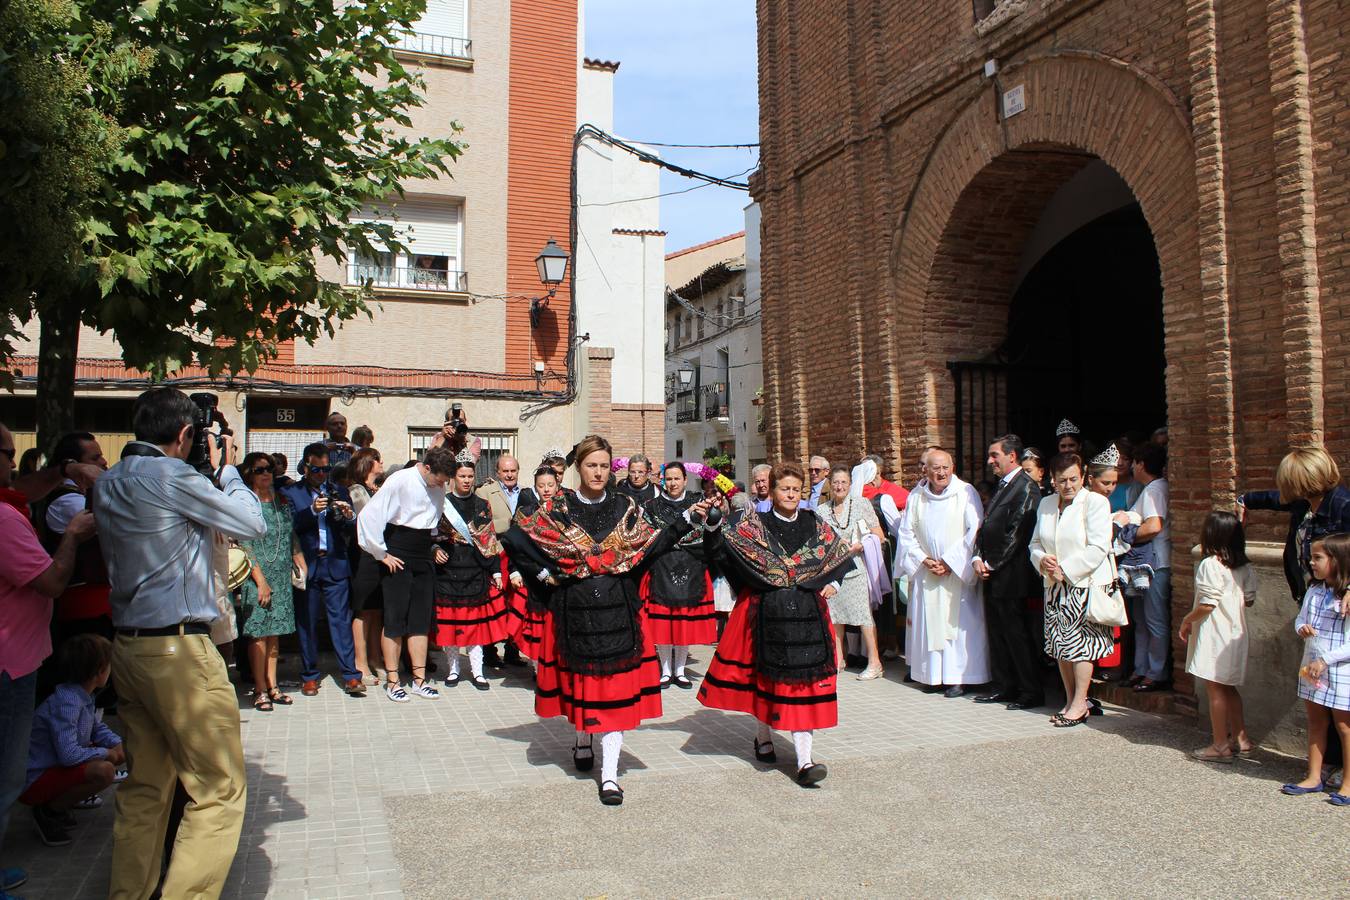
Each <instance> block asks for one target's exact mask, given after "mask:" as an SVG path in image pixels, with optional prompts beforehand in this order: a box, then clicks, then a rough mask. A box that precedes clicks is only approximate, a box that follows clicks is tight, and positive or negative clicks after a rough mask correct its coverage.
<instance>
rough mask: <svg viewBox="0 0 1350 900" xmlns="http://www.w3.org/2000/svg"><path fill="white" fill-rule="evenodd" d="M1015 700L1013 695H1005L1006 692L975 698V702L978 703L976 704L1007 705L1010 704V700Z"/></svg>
mask: <svg viewBox="0 0 1350 900" xmlns="http://www.w3.org/2000/svg"><path fill="white" fill-rule="evenodd" d="M1013 699H1014V697H1013V695H1012V694H1008V693H1005V692H1003V691H994V692H993V693H992V694H980V696H978V697H976V698H975V702H976V703H1006V702H1008V701H1009V700H1013Z"/></svg>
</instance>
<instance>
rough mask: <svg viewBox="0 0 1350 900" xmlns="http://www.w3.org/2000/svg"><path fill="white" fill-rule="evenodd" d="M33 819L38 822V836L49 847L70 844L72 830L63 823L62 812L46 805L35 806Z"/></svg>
mask: <svg viewBox="0 0 1350 900" xmlns="http://www.w3.org/2000/svg"><path fill="white" fill-rule="evenodd" d="M33 821H34V822H35V823H36V824H37V830H38V837H40V838H42V843H44V844H46V845H47V846H48V847H67V846H69V845H70V832H68V831H66V827H65V826H64V825H62V824H61V814H60V813H59V812H57V811H56V810H54V809H51V808H50V807H46V806H35V807H33Z"/></svg>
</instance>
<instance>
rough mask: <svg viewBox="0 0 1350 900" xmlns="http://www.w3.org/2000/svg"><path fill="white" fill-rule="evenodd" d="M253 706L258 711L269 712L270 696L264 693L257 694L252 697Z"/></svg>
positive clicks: (270, 706)
mask: <svg viewBox="0 0 1350 900" xmlns="http://www.w3.org/2000/svg"><path fill="white" fill-rule="evenodd" d="M253 708H254V709H256V710H257V711H258V712H271V711H272V698H271V697H269V696H267V695H266V694H259V695H258V696H256V697H254V698H253Z"/></svg>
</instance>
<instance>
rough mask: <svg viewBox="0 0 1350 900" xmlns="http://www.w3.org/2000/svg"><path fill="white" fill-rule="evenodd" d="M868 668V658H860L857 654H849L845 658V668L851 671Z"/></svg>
mask: <svg viewBox="0 0 1350 900" xmlns="http://www.w3.org/2000/svg"><path fill="white" fill-rule="evenodd" d="M866 666H867V657H865V656H858V655H857V654H856V653H849V654H847V655H846V656H845V657H844V667H845V668H849V669H862V668H866Z"/></svg>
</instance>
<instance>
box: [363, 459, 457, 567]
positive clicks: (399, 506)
mask: <svg viewBox="0 0 1350 900" xmlns="http://www.w3.org/2000/svg"><path fill="white" fill-rule="evenodd" d="M444 503H445V488H443V487H436V486H435V485H430V484H427V482H426V479H425V478H423V477H422V471H421V469H420V467H418V466H410V467H408V468H406V469H399V470H398V471H397V472H395V473H394V474H392V475H390V476H389V477H388V478H386V479H385V480H384V486H383V487H381V488H380V489H379V491H378V492H377V493H376V494H375V496H374V497H371V498H370V502H369V503H367V504H366V505H365V508H363V509H362V510H361V514H360V515H359V516H357V517H356V540H357V543H359V544H360V545H361V549H362V550H364V551H366V552H367V553H369V554H370V555H371V556H373V557H374V558H375V559H377V560H378V559H384V558H385V557H386V556H387V555H388V550H386V548H385V546H384V528H385V526H386V525H401V526H403V527H404V528H416V529H418V530H419V531H428V532H429V531H432V530H433V529H435V527H436V524H437V523H438V522H439V521H440V519H441V506H442V504H444Z"/></svg>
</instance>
